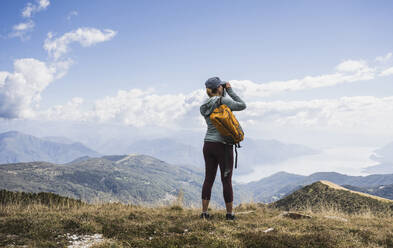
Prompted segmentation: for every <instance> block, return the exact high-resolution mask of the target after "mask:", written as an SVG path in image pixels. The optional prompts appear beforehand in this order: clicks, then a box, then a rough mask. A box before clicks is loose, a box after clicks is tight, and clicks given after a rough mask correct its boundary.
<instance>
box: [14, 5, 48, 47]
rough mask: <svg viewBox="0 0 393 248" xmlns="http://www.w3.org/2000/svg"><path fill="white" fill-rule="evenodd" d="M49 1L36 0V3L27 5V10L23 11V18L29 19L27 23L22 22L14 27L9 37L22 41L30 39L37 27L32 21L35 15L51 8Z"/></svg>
mask: <svg viewBox="0 0 393 248" xmlns="http://www.w3.org/2000/svg"><path fill="white" fill-rule="evenodd" d="M49 4H50V2H49V0H36V3H35V4H33V3H31V2H29V3H27V4H26V6H25V8H24V9H23V10H22V17H24V18H27V20H26V21H24V22H21V23H19V24H17V25H14V26H13V27H12V32H11V33H9V34H8V37H10V38H14V37H18V38H20V39H21V40H22V41H25V40H28V39H30V36H29V35H28V34H29V33H30V32H31V31H32V30H33V29H34V26H35V23H34V21H33V20H32V19H31V18H32V16H33V14H35V13H37V12H40V11H42V10H45V9H46V8H47V7H48V6H49Z"/></svg>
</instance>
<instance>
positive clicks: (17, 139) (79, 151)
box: [0, 131, 100, 163]
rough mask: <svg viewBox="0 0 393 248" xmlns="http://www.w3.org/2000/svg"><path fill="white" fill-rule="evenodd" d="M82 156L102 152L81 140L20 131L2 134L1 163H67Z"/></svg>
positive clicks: (97, 154) (0, 145)
mask: <svg viewBox="0 0 393 248" xmlns="http://www.w3.org/2000/svg"><path fill="white" fill-rule="evenodd" d="M81 156H92V157H94V156H100V154H99V153H98V152H96V151H94V150H92V149H90V148H88V147H86V146H85V145H83V144H82V143H80V142H72V141H71V140H66V139H64V138H60V137H48V138H46V139H45V138H37V137H35V136H33V135H29V134H25V133H22V132H18V131H8V132H4V133H1V134H0V163H17V162H32V161H46V162H53V163H66V162H70V161H71V160H74V159H75V158H78V157H81Z"/></svg>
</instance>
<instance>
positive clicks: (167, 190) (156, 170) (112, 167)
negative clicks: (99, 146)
mask: <svg viewBox="0 0 393 248" xmlns="http://www.w3.org/2000/svg"><path fill="white" fill-rule="evenodd" d="M203 180H204V174H202V173H200V172H197V171H195V170H192V169H188V168H183V167H180V166H177V165H172V164H168V163H166V162H164V161H162V160H160V159H157V158H154V157H151V156H149V155H140V154H128V155H111V156H102V157H96V158H88V157H85V158H84V159H77V160H74V161H73V162H70V163H66V164H55V163H49V162H28V163H10V164H2V165H0V189H7V190H12V191H26V192H41V191H44V192H52V193H57V194H59V195H62V196H67V197H72V198H76V199H81V200H83V201H86V202H97V201H99V202H107V201H120V202H123V203H132V204H160V203H166V202H168V201H171V200H173V199H175V198H176V197H177V196H178V195H179V193H180V191H182V192H183V194H184V201H185V204H186V205H193V204H197V205H198V206H199V205H200V202H201V188H202V183H203ZM234 198H235V199H236V201H235V202H241V201H248V200H249V199H250V198H251V196H250V194H249V193H248V192H245V191H242V190H241V189H239V190H235V195H234ZM211 201H212V204H216V205H218V206H223V204H224V202H223V197H222V186H221V184H220V183H217V182H216V183H215V185H214V187H213V189H212V198H211Z"/></svg>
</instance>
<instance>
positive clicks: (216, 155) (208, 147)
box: [202, 141, 233, 203]
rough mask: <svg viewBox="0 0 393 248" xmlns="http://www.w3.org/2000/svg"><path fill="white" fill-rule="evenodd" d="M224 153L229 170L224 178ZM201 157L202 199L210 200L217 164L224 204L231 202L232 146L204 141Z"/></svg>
mask: <svg viewBox="0 0 393 248" xmlns="http://www.w3.org/2000/svg"><path fill="white" fill-rule="evenodd" d="M225 147H226V148H225ZM224 151H226V156H227V159H226V164H227V166H229V167H228V169H229V170H230V172H229V173H228V174H227V176H226V177H224V170H225V156H224V155H225V153H224ZM203 157H204V158H205V181H204V182H203V187H202V199H205V200H210V196H211V192H212V187H213V183H214V180H215V178H216V173H217V166H218V164H219V165H220V173H221V182H222V186H223V195H224V200H225V203H228V202H232V201H233V190H232V170H233V145H226V144H224V143H221V142H209V141H205V142H204V145H203ZM228 169H227V170H228Z"/></svg>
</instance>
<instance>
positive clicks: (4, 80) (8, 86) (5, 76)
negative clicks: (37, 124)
mask: <svg viewBox="0 0 393 248" xmlns="http://www.w3.org/2000/svg"><path fill="white" fill-rule="evenodd" d="M54 73H55V71H54V70H53V69H52V68H50V67H48V66H47V65H46V64H45V63H44V62H41V61H39V60H36V59H32V58H26V59H18V60H16V61H15V62H14V72H13V73H9V72H4V71H3V72H0V117H2V118H9V119H11V118H31V117H34V111H33V108H32V105H33V104H38V103H39V101H40V100H41V95H40V94H41V92H42V91H43V90H44V89H45V88H46V87H47V86H48V85H49V83H51V82H52V81H53V78H54ZM35 107H37V105H35Z"/></svg>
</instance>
